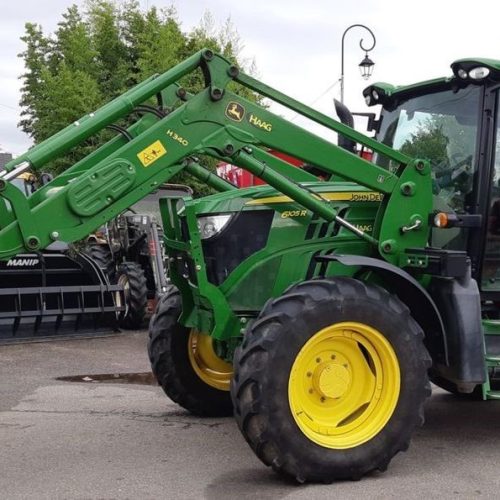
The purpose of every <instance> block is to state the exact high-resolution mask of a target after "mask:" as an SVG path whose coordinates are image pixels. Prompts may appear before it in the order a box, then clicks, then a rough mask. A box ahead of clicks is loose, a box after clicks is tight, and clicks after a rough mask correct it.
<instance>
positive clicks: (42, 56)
mask: <svg viewBox="0 0 500 500" xmlns="http://www.w3.org/2000/svg"><path fill="white" fill-rule="evenodd" d="M22 40H23V42H24V43H25V45H26V48H25V50H24V52H23V53H22V54H20V57H22V59H23V61H24V64H25V67H26V71H25V73H24V74H23V75H22V76H21V78H22V80H23V87H22V98H21V107H22V119H21V121H20V126H21V128H22V129H23V130H24V131H25V132H26V133H27V134H29V135H30V136H31V137H32V138H33V140H34V141H35V143H38V142H40V141H43V140H45V139H46V138H48V137H50V136H51V135H52V134H54V133H55V132H57V131H58V130H59V129H61V128H63V127H65V126H66V125H68V124H69V123H71V122H73V121H75V120H76V119H78V118H79V117H80V116H82V115H84V114H86V113H88V112H91V111H93V110H94V109H95V108H97V107H99V106H101V105H102V104H104V103H105V102H108V101H109V100H111V99H113V98H115V97H116V96H117V95H119V94H121V93H123V92H124V91H126V90H127V89H128V88H130V87H131V86H133V85H135V84H137V83H139V82H140V81H142V80H144V79H145V78H148V77H149V76H151V75H152V74H154V73H160V72H163V71H165V70H167V69H168V68H170V67H172V66H174V65H175V64H177V63H179V62H180V61H182V60H184V59H185V58H186V57H188V56H190V55H192V54H193V53H194V52H196V51H198V50H200V49H201V48H203V47H209V48H211V49H213V50H214V51H217V52H219V53H222V54H223V55H225V56H226V57H227V58H229V59H231V60H233V61H235V62H236V63H237V64H238V63H239V65H240V66H241V67H243V68H244V69H245V70H247V71H249V70H250V71H253V70H254V67H253V66H252V64H251V63H249V62H248V61H244V60H242V58H241V49H242V45H241V42H240V39H239V36H238V33H237V31H236V29H235V28H234V26H233V24H232V22H231V21H230V20H227V21H226V23H225V24H224V25H223V26H222V27H221V28H217V27H216V24H215V21H214V19H213V17H212V16H211V15H210V14H208V13H207V14H205V16H204V17H203V19H202V21H201V22H200V24H199V26H197V27H196V28H194V29H193V30H191V31H190V32H185V31H183V30H182V29H181V23H180V22H179V20H178V18H177V13H176V11H175V9H174V8H173V7H170V8H166V9H157V8H156V7H152V8H150V9H149V10H147V11H144V10H141V8H140V4H139V2H138V1H137V0H126V1H124V2H122V3H116V2H114V1H112V0H87V3H86V4H85V8H84V9H83V10H80V9H79V7H77V6H76V5H73V6H71V7H69V8H68V9H67V10H66V12H65V13H64V14H63V15H62V19H61V21H60V22H59V24H58V27H57V29H56V31H55V32H54V33H53V34H52V35H45V34H44V33H43V31H42V28H41V27H40V26H38V25H36V24H32V23H28V24H26V32H25V35H24V36H23V37H22ZM182 84H183V85H184V86H186V88H188V89H189V90H190V91H194V92H196V91H199V90H200V89H201V88H202V87H203V85H204V82H203V76H202V74H201V71H200V72H197V73H195V74H194V75H193V76H191V77H188V78H186V79H185V81H183V82H182ZM232 90H234V91H235V92H237V93H240V94H241V95H242V96H244V97H246V98H249V99H251V100H256V99H257V98H256V96H255V94H253V93H252V92H250V91H248V90H247V89H244V88H241V87H238V86H236V85H234V86H233V88H232ZM120 124H122V125H127V122H126V121H123V122H122V123H120ZM110 134H111V133H110V132H109V131H107V132H106V131H105V132H103V133H101V134H100V135H98V136H97V137H94V138H92V140H90V141H87V142H86V143H85V144H83V145H80V146H78V147H76V148H74V149H73V150H72V151H71V154H68V155H66V156H65V157H63V158H61V159H59V160H58V161H57V162H54V163H52V164H51V165H49V167H50V168H49V169H52V170H54V171H55V172H59V171H61V170H63V169H65V168H67V167H68V166H70V165H72V164H74V163H75V162H76V161H78V160H79V159H81V158H82V157H83V156H84V155H86V154H88V153H89V151H91V150H92V148H95V147H97V146H99V145H101V144H102V143H103V141H105V140H107V139H109V137H110V136H111V135H110ZM202 161H204V162H205V165H206V166H208V168H210V169H212V170H213V169H214V168H215V164H216V162H215V161H213V160H212V159H202ZM176 181H177V182H184V183H186V184H189V185H191V187H193V189H194V190H195V192H196V193H198V194H206V193H207V192H208V188H207V187H206V186H205V185H203V184H201V183H198V182H196V181H194V180H192V179H191V178H190V177H188V176H186V175H181V176H179V178H177V179H176Z"/></svg>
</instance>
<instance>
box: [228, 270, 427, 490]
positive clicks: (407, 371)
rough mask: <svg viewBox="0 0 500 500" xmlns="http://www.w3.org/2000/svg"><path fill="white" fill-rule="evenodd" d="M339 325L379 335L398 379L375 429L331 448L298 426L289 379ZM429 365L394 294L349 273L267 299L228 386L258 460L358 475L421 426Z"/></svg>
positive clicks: (304, 476) (305, 474)
mask: <svg viewBox="0 0 500 500" xmlns="http://www.w3.org/2000/svg"><path fill="white" fill-rule="evenodd" d="M343 322H359V323H362V324H364V325H368V326H369V327H371V328H373V329H376V330H377V331H378V332H380V333H381V334H382V335H383V337H384V338H385V340H386V341H388V343H389V344H390V346H391V347H392V349H393V352H394V354H395V356H396V358H397V361H396V362H397V364H398V365H399V372H400V374H401V376H400V380H401V384H400V389H399V392H398V394H397V395H396V396H397V402H395V407H394V410H393V412H392V413H389V416H390V418H389V417H388V420H387V421H386V423H385V424H384V426H383V427H382V428H381V430H379V431H377V433H376V434H375V435H374V436H373V437H371V438H370V439H369V440H368V441H366V442H363V443H361V444H359V445H353V446H352V447H350V448H349V447H348V448H345V449H332V448H331V447H326V446H320V445H319V444H316V443H315V442H314V441H313V440H312V439H310V438H309V437H307V436H306V434H305V433H304V432H303V431H302V430H301V429H300V428H299V425H298V424H297V423H296V420H295V418H294V415H293V414H292V411H291V408H290V404H291V403H290V399H289V394H288V390H289V380H290V379H289V376H290V373H291V371H292V367H293V366H294V362H295V360H296V357H297V355H298V354H299V352H301V349H302V348H303V346H304V345H305V344H306V343H307V342H308V341H309V340H310V339H311V338H313V337H314V336H315V334H316V333H318V332H320V331H322V330H323V329H324V328H327V327H331V326H332V325H335V324H337V323H343ZM360 351H361V352H362V353H363V350H362V349H361V348H360ZM358 355H359V353H358ZM363 355H365V354H364V353H363ZM365 357H366V355H365ZM331 359H335V356H331ZM318 360H319V358H318V359H316V360H315V361H316V362H319V361H318ZM318 366H319V365H318ZM344 366H347V365H344ZM429 366H430V357H429V355H428V353H427V351H426V349H425V347H424V344H423V332H422V330H421V329H420V327H419V325H418V324H417V323H416V322H415V321H414V320H413V318H412V317H411V316H410V313H409V310H408V308H407V307H406V306H405V305H404V304H403V303H402V302H401V301H400V300H399V299H398V298H397V297H395V296H394V295H390V294H389V293H388V292H387V291H385V290H384V289H382V288H380V287H378V286H375V285H371V284H365V283H363V282H361V281H358V280H355V279H352V278H346V277H338V278H335V279H318V280H312V281H305V282H303V283H300V284H298V285H296V286H293V287H291V288H290V289H288V290H287V291H286V292H285V294H284V295H283V296H281V297H280V298H278V299H275V300H270V301H268V303H267V304H266V306H265V307H264V309H263V311H262V312H261V314H260V315H259V317H258V318H257V320H256V321H255V322H254V323H253V324H252V325H251V326H250V327H249V329H248V330H247V332H246V334H245V338H244V341H243V343H242V345H241V346H240V347H239V348H238V349H237V351H236V354H235V359H234V376H233V382H232V386H231V395H232V399H233V404H234V407H235V417H236V421H237V423H238V426H239V428H240V430H241V432H242V433H243V436H244V437H245V439H246V441H247V442H248V443H249V445H250V446H251V448H252V449H253V450H254V452H255V453H256V455H257V456H258V457H259V458H260V460H261V461H262V462H264V464H266V465H268V466H272V468H273V469H274V470H275V471H277V472H279V473H281V474H284V475H285V476H287V477H289V478H293V479H295V480H297V481H299V482H304V481H313V482H326V483H328V482H331V481H333V480H335V479H360V478H361V477H362V476H364V475H365V474H367V473H369V472H370V471H373V470H376V469H378V470H381V471H382V470H385V469H386V468H387V466H388V464H389V462H390V460H391V459H392V457H393V456H394V455H395V454H396V453H398V452H399V451H405V450H406V449H407V448H408V445H409V442H410V439H411V435H412V433H413V431H414V429H415V428H416V427H417V426H421V425H422V424H423V422H424V414H423V406H424V402H425V400H426V399H427V398H428V397H429V396H430V393H431V388H430V384H429V381H428V376H427V369H428V368H429ZM307 376H308V377H311V373H310V372H308V373H307ZM358 379H359V377H358ZM301 383H302V382H298V383H297V384H298V385H296V387H300V384H301ZM290 385H291V386H292V385H293V384H292V383H291V384H290ZM309 393H311V390H310V389H309ZM334 397H335V396H334ZM324 399H325V398H322V401H323V400H324ZM356 411H357V410H356ZM297 415H298V414H297ZM355 418H357V417H355ZM339 425H340V424H339Z"/></svg>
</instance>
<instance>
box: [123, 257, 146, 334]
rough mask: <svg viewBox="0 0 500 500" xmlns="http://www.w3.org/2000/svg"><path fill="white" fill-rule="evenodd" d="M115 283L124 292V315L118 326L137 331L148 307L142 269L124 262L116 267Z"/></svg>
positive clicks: (144, 277) (137, 265)
mask: <svg viewBox="0 0 500 500" xmlns="http://www.w3.org/2000/svg"><path fill="white" fill-rule="evenodd" d="M116 282H117V283H118V284H119V285H122V286H123V288H124V291H125V306H126V308H125V313H124V315H123V317H122V318H121V319H120V321H119V324H120V326H121V327H122V328H126V329H127V330H137V329H138V328H141V327H142V325H143V323H144V317H145V315H146V308H147V305H148V287H147V281H146V276H145V274H144V271H143V269H142V267H141V266H140V265H139V264H137V263H135V262H124V263H123V264H121V265H120V266H119V267H118V271H117V273H116Z"/></svg>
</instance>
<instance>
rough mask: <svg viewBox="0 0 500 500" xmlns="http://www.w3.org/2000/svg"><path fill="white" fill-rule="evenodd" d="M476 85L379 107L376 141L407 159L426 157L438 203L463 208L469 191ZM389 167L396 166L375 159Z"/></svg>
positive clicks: (474, 136) (475, 118) (476, 108)
mask: <svg viewBox="0 0 500 500" xmlns="http://www.w3.org/2000/svg"><path fill="white" fill-rule="evenodd" d="M479 92H480V89H479V87H468V88H466V89H460V90H458V92H453V91H452V90H446V91H442V92H435V93H432V94H427V95H422V96H418V97H414V98H412V99H409V100H407V101H405V102H403V103H402V104H400V105H399V106H398V107H397V108H396V109H394V110H393V111H387V110H383V111H382V121H381V126H380V131H379V133H378V134H377V138H378V140H379V141H381V142H383V143H384V144H387V145H388V146H391V147H392V148H394V149H397V150H398V151H401V152H402V153H405V154H407V155H408V156H411V157H412V158H422V159H426V160H429V161H430V163H431V167H432V171H433V174H432V175H433V192H434V194H435V195H436V196H438V197H439V198H440V202H443V203H444V204H445V205H447V206H449V207H450V208H452V209H453V210H456V211H463V210H464V209H465V205H466V196H467V194H469V193H470V192H471V191H472V187H473V173H474V155H475V149H476V133H477V128H478V116H479V114H478V109H479ZM375 161H376V163H377V164H378V165H380V166H383V167H385V168H388V169H390V170H393V169H394V168H397V165H394V164H392V163H391V162H390V161H389V160H387V159H386V158H382V157H380V156H378V157H376V158H375Z"/></svg>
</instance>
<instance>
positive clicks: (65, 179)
mask: <svg viewBox="0 0 500 500" xmlns="http://www.w3.org/2000/svg"><path fill="white" fill-rule="evenodd" d="M197 68H200V69H201V70H202V71H203V73H204V76H205V81H206V87H205V89H203V90H202V91H201V92H199V93H197V94H195V95H189V97H187V96H188V94H187V93H186V92H185V91H184V90H183V89H181V88H178V89H177V91H176V92H175V96H176V98H177V101H178V102H177V103H176V104H175V106H173V108H174V109H173V110H172V111H170V112H168V113H167V114H161V113H160V114H159V115H158V116H155V117H153V118H151V117H149V118H145V117H143V118H141V119H140V120H139V121H138V122H137V123H136V124H134V125H132V126H131V127H129V129H127V130H126V131H124V132H123V134H122V136H120V137H117V138H115V139H113V140H112V141H110V142H109V143H108V144H105V145H104V146H102V147H101V148H100V149H99V150H97V151H96V152H94V153H92V154H91V155H89V156H88V157H87V158H84V159H83V160H82V161H81V162H79V163H78V164H76V165H74V166H73V167H71V168H69V169H68V170H67V171H66V172H65V173H63V174H62V175H60V176H59V177H57V178H56V179H54V181H52V182H51V183H49V184H48V185H46V186H44V187H43V188H42V189H40V190H39V191H38V192H36V193H35V194H34V195H33V196H32V197H30V198H25V197H23V196H22V197H20V196H19V191H17V190H16V188H15V187H14V186H13V185H12V184H10V182H9V180H10V179H12V178H14V177H15V176H16V175H18V174H19V173H20V172H22V171H24V170H26V169H28V168H32V169H40V168H42V167H43V165H45V164H46V163H47V162H49V161H51V160H52V159H54V158H55V157H57V156H60V155H61V154H63V153H64V152H66V151H67V150H68V149H70V148H71V147H73V146H74V145H76V144H78V143H80V142H82V141H84V140H86V139H87V138H88V137H90V136H91V135H93V134H95V133H97V132H98V131H100V130H102V128H104V127H108V126H109V125H111V124H112V123H113V122H114V121H116V120H117V119H119V118H123V117H126V116H127V115H129V114H130V113H131V112H133V111H134V109H135V107H137V106H138V105H140V104H141V103H142V102H145V101H147V100H148V99H150V98H151V97H154V96H155V95H158V94H160V95H167V94H169V95H170V94H172V92H171V90H172V86H174V85H176V84H177V82H178V81H179V80H180V79H181V78H182V77H183V76H185V75H186V74H188V73H190V72H192V71H194V70H195V69H197ZM232 81H235V82H237V83H239V84H241V85H245V86H247V87H249V88H250V89H252V90H254V91H256V92H259V93H260V94H262V95H263V96H266V97H269V98H272V99H273V100H275V101H277V102H280V103H281V104H283V105H285V106H288V107H289V108H290V109H293V110H295V111H296V112H298V113H301V114H303V115H304V116H307V117H308V118H310V119H312V120H314V121H316V122H317V123H320V124H322V125H324V126H325V127H328V128H329V129H331V130H334V131H336V132H338V133H341V134H344V135H346V136H347V137H349V138H350V139H352V140H354V141H356V142H359V143H361V144H364V145H365V146H368V147H370V148H372V149H373V150H375V151H377V152H379V153H380V154H383V155H386V156H388V157H389V158H390V159H391V160H392V161H393V162H395V163H396V164H398V165H400V166H399V168H398V169H397V170H396V171H395V172H394V173H391V172H389V171H388V170H385V169H383V168H381V167H378V166H376V165H373V164H371V163H369V162H367V161H365V160H363V159H361V158H359V157H357V156H356V155H354V154H351V153H349V152H347V151H345V150H343V149H341V148H339V147H338V146H336V145H334V144H332V143H331V142H329V141H327V140H325V139H322V138H321V137H318V136H317V135H315V134H312V133H311V132H308V131H306V130H304V129H302V128H300V127H298V126H297V125H294V124H293V123H291V122H288V121H286V120H285V119H284V118H282V117H279V116H277V115H276V114H274V113H272V112H271V111H269V110H267V109H265V108H263V107H262V106H259V105H258V104H255V103H252V102H250V101H247V100H245V99H243V98H242V97H240V96H238V95H237V94H235V93H233V92H231V91H230V90H229V89H228V84H229V83H230V82H232ZM268 148H271V149H276V150H279V151H282V152H284V153H287V154H290V155H291V156H295V157H297V158H300V159H301V160H303V161H304V162H307V163H310V164H313V165H315V166H317V167H320V168H321V169H322V170H324V171H325V172H327V173H328V174H329V175H339V176H342V178H346V179H350V180H352V181H354V182H356V183H358V184H361V185H364V186H367V187H369V188H371V189H373V190H376V191H379V192H381V193H383V194H384V201H383V202H382V204H381V209H380V211H379V215H378V221H377V224H376V228H375V231H374V234H373V236H370V235H368V234H365V233H363V232H362V231H360V230H359V229H357V228H355V227H353V226H351V225H350V224H349V223H347V222H346V221H344V220H343V219H341V218H339V217H338V215H337V213H336V212H335V210H334V209H333V208H332V207H331V205H330V204H329V203H328V202H327V201H326V200H323V199H322V198H321V197H320V196H319V195H317V194H314V193H312V192H311V191H309V190H308V189H307V185H305V184H304V183H307V182H310V181H316V178H314V177H313V176H312V175H311V174H308V173H307V172H305V171H304V170H301V169H297V168H295V167H292V166H291V165H289V164H287V163H286V162H284V161H282V160H280V159H278V158H276V157H274V156H272V155H271V154H270V153H269V152H268V151H267V149H268ZM199 154H208V155H210V156H213V157H215V158H219V159H224V160H226V161H230V162H232V163H234V164H236V165H239V166H241V167H242V168H245V169H246V170H249V171H250V172H252V173H253V174H255V175H257V176H258V177H260V178H262V179H263V180H265V181H266V182H268V183H269V184H270V185H271V186H273V187H274V188H276V189H277V190H279V191H280V192H282V193H284V194H286V195H287V196H290V197H291V198H292V199H293V200H295V201H296V202H297V203H299V204H301V205H302V206H304V207H306V208H307V209H309V210H311V211H313V212H316V213H318V214H319V215H320V216H321V217H323V218H324V219H326V220H329V221H333V220H336V221H337V222H339V223H340V224H342V225H345V227H347V228H348V229H350V230H351V231H353V232H354V233H356V234H357V235H358V236H359V237H361V238H364V239H366V240H367V241H369V242H371V243H372V244H374V245H375V246H377V247H378V249H379V251H380V253H381V254H382V255H383V256H384V257H385V258H386V259H387V260H389V261H392V262H397V260H398V259H399V256H400V254H401V253H402V252H403V251H404V250H405V249H407V248H411V247H423V246H425V244H426V241H427V237H428V234H427V233H428V229H427V219H428V213H430V210H431V192H432V191H431V184H430V169H429V166H428V165H427V164H426V163H425V162H421V161H418V160H417V161H414V160H411V159H410V158H408V157H406V156H405V155H403V154H401V153H399V152H396V151H394V150H392V149H390V148H388V147H387V146H385V145H383V144H379V143H377V142H376V141H374V140H372V139H370V138H368V137H366V136H364V135H363V134H359V133H358V132H356V131H354V130H352V129H350V128H349V127H346V126H344V125H342V124H340V123H338V122H336V121H335V120H333V119H331V118H329V117H327V116H325V115H322V114H321V113H318V112H317V111H314V110H312V109H311V108H308V107H307V106H304V105H302V104H300V103H298V102H297V101H294V100H293V99H290V98H288V97H286V96H285V95H283V94H281V93H279V92H277V91H275V90H273V89H271V88H270V87H267V86H265V85H263V84H260V83H259V82H257V81H256V80H254V79H252V78H251V77H248V76H247V75H243V74H241V73H240V72H239V71H238V70H237V68H235V67H234V66H232V65H231V64H230V63H229V62H228V61H226V60H225V59H224V58H222V57H221V56H218V55H214V54H213V53H212V52H211V51H209V50H203V51H201V52H199V53H197V54H195V55H194V56H192V57H190V58H189V59H187V60H186V61H185V62H183V63H181V64H180V65H178V66H176V67H174V68H172V69H171V70H169V71H167V72H166V73H164V74H163V75H161V76H158V77H157V78H152V79H149V80H147V81H146V82H143V83H142V84H140V85H138V86H137V87H135V88H133V89H131V90H130V91H128V92H126V93H125V94H123V95H122V96H120V97H118V98H117V99H115V100H114V101H112V102H110V103H109V104H107V105H106V106H104V107H103V108H100V109H99V110H97V111H96V112H95V113H91V114H90V115H88V116H86V117H84V118H82V119H81V120H79V121H78V122H75V124H73V125H70V126H69V127H67V128H66V129H64V130H63V131H61V132H59V133H58V134H56V135H55V136H54V137H52V138H49V139H48V140H46V141H44V142H43V143H41V144H39V145H37V146H35V147H34V148H32V149H31V150H29V151H28V152H27V153H26V154H24V155H22V156H21V157H19V158H17V159H16V160H14V161H13V162H11V163H9V164H8V165H7V166H6V171H4V172H1V173H0V176H1V177H0V196H1V197H2V198H3V199H4V200H6V201H7V202H8V203H7V204H6V207H7V208H4V210H2V211H1V212H0V258H3V259H5V258H8V257H10V256H12V255H14V254H16V253H19V252H21V251H24V250H27V251H34V250H39V249H41V248H44V247H46V246H47V245H49V244H50V243H51V242H52V241H54V240H58V239H61V240H63V241H66V242H71V241H75V240H78V239H81V238H83V237H85V236H86V235H87V234H88V233H89V232H91V231H93V230H94V229H96V228H97V227H99V226H100V225H102V224H103V223H105V222H106V221H108V220H110V219H111V218H113V217H114V216H116V215H117V214H119V213H120V212H122V211H123V210H125V209H126V208H127V207H129V206H131V205H133V204H134V203H136V202H137V201H138V200H140V199H141V198H143V197H144V196H145V195H147V194H148V193H149V192H151V191H152V190H154V189H155V188H157V187H158V186H159V185H160V184H162V183H163V182H166V181H168V180H169V179H170V178H171V177H172V176H174V175H175V174H177V173H179V172H180V171H181V170H183V169H184V170H186V171H188V172H189V173H191V174H192V175H195V176H196V177H198V178H199V179H200V180H203V181H204V182H207V183H210V184H211V185H213V186H214V187H216V189H220V190H223V189H231V188H232V186H230V185H228V184H227V183H225V182H224V181H222V180H220V179H218V178H215V177H214V176H213V175H212V176H211V175H210V172H208V171H207V170H206V169H204V168H203V167H202V166H201V165H199V164H197V163H196V161H195V160H194V157H195V156H196V155H199ZM8 207H10V209H8ZM417 220H418V221H419V223H418V224H416V221H417Z"/></svg>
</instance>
